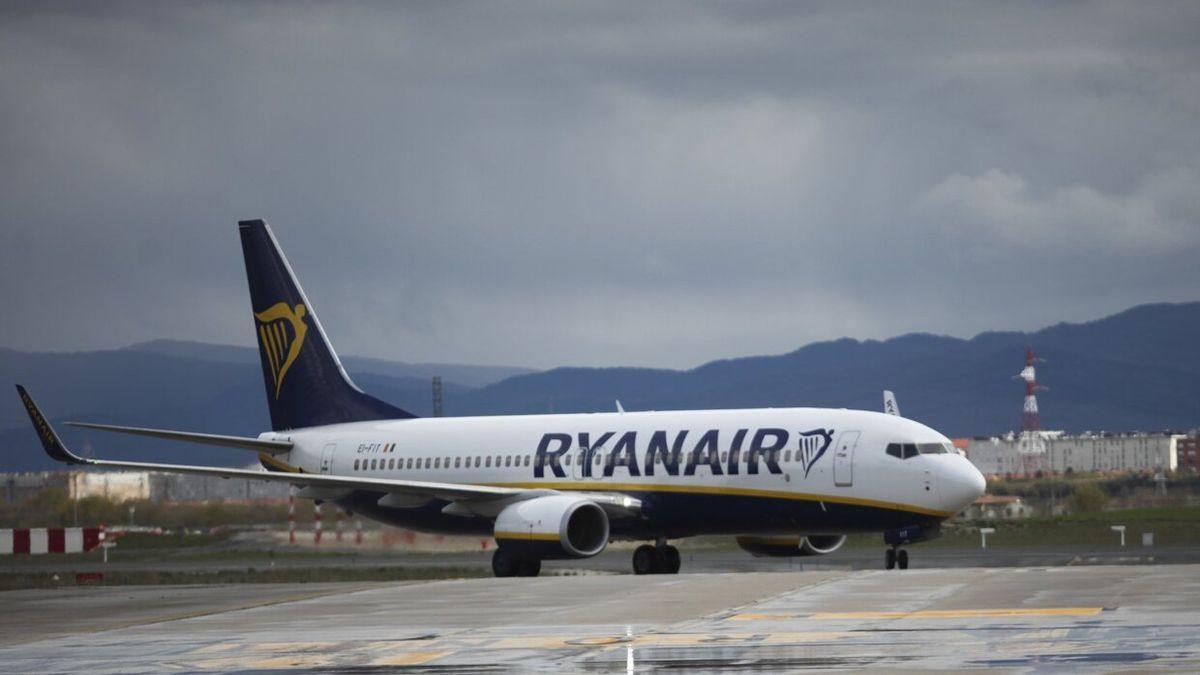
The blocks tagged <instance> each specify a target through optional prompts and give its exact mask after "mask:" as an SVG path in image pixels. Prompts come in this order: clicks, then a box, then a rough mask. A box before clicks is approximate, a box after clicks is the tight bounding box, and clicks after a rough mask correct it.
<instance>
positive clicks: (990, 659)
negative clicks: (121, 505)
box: [0, 565, 1200, 674]
mask: <svg viewBox="0 0 1200 675" xmlns="http://www.w3.org/2000/svg"><path fill="white" fill-rule="evenodd" d="M0 604H2V605H3V606H4V607H5V608H6V609H7V610H9V611H6V612H5V613H4V614H3V616H2V617H0V634H3V635H4V636H5V638H6V639H5V641H6V643H7V644H6V645H5V646H2V647H0V664H4V665H3V666H2V667H0V669H3V670H6V671H9V672H84V671H86V672H88V673H96V674H100V673H109V672H164V671H188V672H196V671H233V670H236V671H274V670H293V671H295V670H300V671H327V670H331V669H332V670H362V671H368V672H375V671H385V670H393V669H412V670H415V671H423V670H448V669H449V670H458V669H464V670H469V671H472V672H497V671H513V670H521V671H529V670H533V671H542V672H562V671H596V670H600V671H613V670H616V671H622V670H623V671H627V672H629V671H632V672H650V671H655V670H682V671H685V672H694V671H719V670H761V671H771V672H773V671H781V670H795V669H800V668H813V667H828V668H836V669H853V670H857V669H863V668H880V669H882V668H887V669H891V670H894V669H911V670H925V669H956V670H958V669H982V668H991V669H997V668H998V669H1001V670H1002V671H1009V672H1020V671H1029V670H1061V671H1068V670H1071V671H1073V670H1078V669H1082V668H1087V669H1090V670H1096V669H1101V670H1130V669H1134V670H1139V671H1141V670H1156V669H1163V670H1178V671H1197V670H1200V640H1198V639H1197V637H1196V635H1197V633H1196V626H1197V623H1198V621H1200V566H1197V565H1153V566H1138V565H1122V566H1094V567H1055V568H1028V569H1019V568H997V569H991V568H989V569H983V568H975V569H940V570H907V571H903V572H901V571H891V572H887V571H883V570H877V571H817V572H803V573H749V574H733V573H722V574H682V575H678V576H649V577H635V576H631V575H593V576H580V577H543V578H536V579H472V580H462V581H438V582H427V583H412V584H406V585H400V584H348V585H344V586H338V585H330V584H324V585H321V586H319V587H318V586H303V585H301V586H289V585H281V586H275V587H271V586H224V587H199V588H197V587H157V588H148V589H132V590H131V589H129V588H89V589H79V590H55V591H13V592H7V593H0ZM56 624H61V628H58V629H56V628H55V627H54V626H55V625H56ZM89 626H94V627H95V628H96V630H94V631H92V632H87V633H83V632H78V631H81V630H86V629H87V628H88V627H89Z"/></svg>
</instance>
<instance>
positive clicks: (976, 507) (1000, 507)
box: [961, 495, 1033, 520]
mask: <svg viewBox="0 0 1200 675" xmlns="http://www.w3.org/2000/svg"><path fill="white" fill-rule="evenodd" d="M1032 515H1033V507H1032V506H1029V505H1028V504H1026V503H1025V500H1023V499H1021V498H1020V497H1016V496H1012V495H984V496H982V497H980V498H979V499H976V500H975V503H974V504H971V505H970V506H968V507H967V508H966V509H965V510H964V511H963V512H962V516H961V517H963V518H967V519H969V520H1012V519H1015V518H1028V517H1030V516H1032Z"/></svg>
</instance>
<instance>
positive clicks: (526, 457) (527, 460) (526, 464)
mask: <svg viewBox="0 0 1200 675" xmlns="http://www.w3.org/2000/svg"><path fill="white" fill-rule="evenodd" d="M525 466H529V455H525Z"/></svg>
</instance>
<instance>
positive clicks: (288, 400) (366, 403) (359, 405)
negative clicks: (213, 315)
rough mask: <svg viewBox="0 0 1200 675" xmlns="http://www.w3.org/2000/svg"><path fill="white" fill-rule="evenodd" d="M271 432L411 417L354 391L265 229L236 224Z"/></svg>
mask: <svg viewBox="0 0 1200 675" xmlns="http://www.w3.org/2000/svg"><path fill="white" fill-rule="evenodd" d="M238 229H239V230H240V232H241V236H242V254H243V255H244V256H245V260H246V279H247V281H248V282H249V284H250V304H251V308H252V309H253V311H254V327H255V332H256V333H257V335H258V348H259V355H260V356H261V357H262V369H263V379H264V380H265V381H266V385H267V404H268V406H269V407H270V410H271V428H272V429H274V430H276V431H281V430H284V429H297V428H301V427H312V426H319V425H323V424H339V423H342V422H363V421H368V420H379V419H403V418H411V417H414V415H412V414H411V413H408V412H406V411H404V410H401V409H400V408H397V407H395V406H393V405H391V404H389V403H385V402H383V401H381V400H379V399H377V398H374V397H372V396H369V395H367V394H365V393H363V392H362V390H361V389H359V388H358V387H357V386H355V384H354V382H352V381H351V380H350V376H349V375H347V374H346V370H345V369H344V368H343V367H342V364H341V362H340V361H338V357H337V354H336V353H334V351H333V347H332V346H330V344H329V340H328V338H326V337H325V331H324V330H323V329H322V328H321V322H320V321H318V320H317V315H316V314H315V313H314V312H313V309H312V305H311V304H310V303H309V302H308V298H306V297H305V296H304V291H303V290H302V289H301V288H300V284H299V282H297V281H296V276H295V274H293V272H292V267H291V265H289V264H288V261H287V258H285V257H284V255H283V251H282V250H280V248H279V242H277V241H276V240H275V235H274V234H272V233H271V228H270V227H268V226H267V224H266V223H265V222H264V221H261V220H243V221H241V222H239V223H238Z"/></svg>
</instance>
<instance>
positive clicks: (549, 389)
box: [0, 302, 1200, 471]
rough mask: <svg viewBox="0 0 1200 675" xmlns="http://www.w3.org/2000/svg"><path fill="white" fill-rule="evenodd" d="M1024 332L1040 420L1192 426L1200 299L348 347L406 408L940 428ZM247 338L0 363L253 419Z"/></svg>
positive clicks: (25, 372) (237, 455)
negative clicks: (739, 335) (873, 335)
mask: <svg viewBox="0 0 1200 675" xmlns="http://www.w3.org/2000/svg"><path fill="white" fill-rule="evenodd" d="M1028 346H1032V347H1034V348H1035V349H1036V351H1037V353H1038V355H1039V356H1040V357H1042V358H1044V359H1045V360H1044V362H1042V363H1039V364H1038V369H1039V370H1038V374H1039V380H1040V381H1041V382H1042V383H1043V384H1045V385H1046V386H1047V387H1048V389H1047V390H1046V391H1044V392H1042V393H1041V394H1040V395H1039V399H1040V402H1041V409H1042V426H1043V427H1044V428H1047V429H1063V430H1066V431H1069V432H1081V431H1085V430H1091V431H1101V430H1107V431H1132V430H1147V431H1149V430H1155V431H1157V430H1164V429H1190V428H1195V427H1197V426H1200V349H1198V346H1200V302H1193V303H1183V304H1152V305H1140V306H1137V307H1134V308H1132V309H1129V310H1126V311H1124V312H1121V313H1119V314H1115V315H1112V316H1109V317H1106V318H1103V319H1100V320H1097V321H1091V322H1087V323H1078V324H1068V323H1061V324H1058V325H1055V326H1051V327H1049V328H1045V329H1042V330H1039V331H1035V332H1028V333H1026V332H1015V331H1014V332H987V333H981V334H979V335H977V336H975V337H973V338H971V339H960V338H953V337H946V336H938V335H930V334H921V333H914V334H908V335H902V336H899V337H895V338H891V339H888V340H865V341H860V340H854V339H850V338H843V339H840V340H833V341H826V342H817V343H813V344H809V345H806V346H803V347H801V348H799V349H797V350H795V351H792V352H789V353H787V354H779V355H771V356H752V357H742V358H736V359H726V360H720V361H713V362H710V363H706V364H704V365H702V366H699V367H697V368H693V369H691V370H667V369H652V368H571V367H567V368H555V369H552V370H546V371H532V370H529V369H522V368H510V367H504V366H471V365H458V364H408V363H400V362H394V361H386V360H380V359H366V358H358V357H346V358H345V359H344V363H345V365H346V368H347V370H348V371H350V373H351V375H352V377H353V378H354V380H355V381H356V383H358V385H359V386H360V387H362V388H363V389H364V390H366V391H368V392H370V393H372V394H374V395H376V396H379V397H380V398H383V399H385V400H388V401H391V402H393V403H395V404H396V405H399V406H400V407H402V408H405V409H407V410H410V411H412V412H414V413H416V414H418V415H428V414H430V412H431V408H432V403H431V388H430V379H429V378H430V377H432V376H433V375H435V374H436V375H440V376H441V377H442V378H443V381H444V392H443V397H444V401H445V413H446V414H447V415H498V414H522V413H545V412H560V413H561V412H594V411H610V410H613V409H614V400H615V399H620V400H621V402H622V403H623V405H624V407H625V408H626V409H627V410H668V409H688V408H692V409H709V408H748V407H789V406H822V407H835V408H836V407H845V408H865V409H879V408H880V406H881V391H882V390H883V389H891V390H893V391H895V392H896V395H897V397H898V399H899V404H900V408H901V411H902V412H903V413H904V415H905V416H906V417H911V418H913V419H916V420H918V421H921V422H924V423H926V424H929V425H930V426H933V427H934V428H936V429H938V430H940V431H942V432H943V433H946V434H948V435H950V436H956V437H957V436H977V435H991V434H998V433H1003V432H1006V431H1009V430H1012V429H1014V428H1017V427H1019V425H1020V420H1021V409H1022V398H1023V383H1022V382H1021V381H1020V380H1016V379H1014V376H1015V375H1016V374H1017V373H1018V372H1020V370H1021V368H1022V367H1023V366H1024V358H1025V349H1026V347H1028ZM261 377H262V375H261V370H260V368H259V365H258V355H257V352H256V350H254V349H253V348H250V347H236V346H228V345H213V344H205V343H195V342H180V341H170V340H157V341H153V342H147V343H141V344H137V345H133V346H130V347H127V348H124V349H118V350H108V351H96V352H74V353H46V352H20V351H15V350H10V349H0V381H4V380H7V381H8V382H10V383H14V382H15V383H22V384H25V385H27V386H28V387H29V388H30V391H31V392H32V393H33V395H34V396H35V397H36V398H37V399H38V401H39V403H40V404H41V405H42V407H43V408H44V409H46V410H47V411H48V413H49V414H50V415H51V417H52V418H53V419H54V420H56V421H60V420H87V421H94V422H102V423H112V424H129V425H136V426H152V427H160V428H173V429H189V430H200V431H207V432H212V433H229V434H239V435H256V434H257V433H258V432H260V431H262V430H264V429H267V428H268V426H269V423H268V419H267V413H266V406H265V405H264V400H263V396H264V394H263V384H262V379H261ZM0 401H3V402H0V471H24V470H41V469H46V468H52V467H53V466H54V465H53V464H52V463H51V462H50V461H49V460H48V459H47V458H45V456H44V455H43V454H42V453H41V452H40V450H38V449H37V438H36V436H35V435H34V434H33V432H32V430H31V429H30V427H29V425H28V419H27V418H26V417H25V413H24V409H23V408H22V407H21V406H20V403H19V401H18V399H17V397H16V394H15V393H13V394H11V395H10V396H9V397H8V398H7V399H0ZM62 432H63V435H64V437H65V440H66V441H67V442H68V443H70V444H73V445H75V446H76V447H78V448H80V449H82V450H83V451H84V452H91V451H93V448H94V451H95V453H96V454H97V455H103V456H108V457H114V458H123V459H142V460H147V459H159V460H163V461H176V462H192V463H212V464H245V463H247V460H248V459H252V458H248V456H247V453H245V452H241V451H236V450H225V449H221V448H206V447H203V446H194V445H180V444H166V443H162V442H155V441H150V440H142V439H133V438H127V437H122V436H113V435H110V434H103V433H100V432H94V431H85V430H80V429H70V428H67V429H62Z"/></svg>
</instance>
